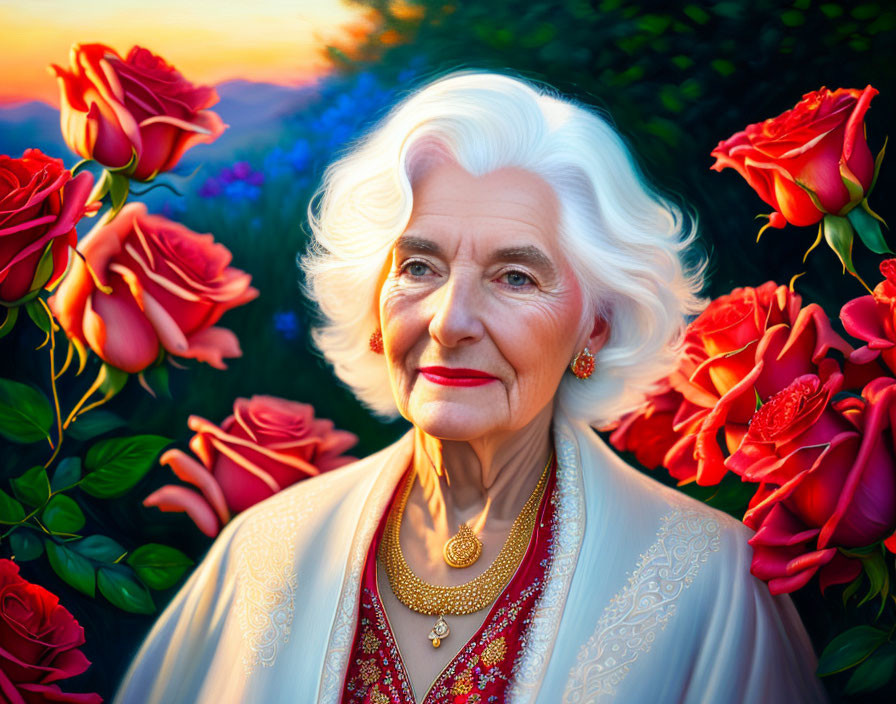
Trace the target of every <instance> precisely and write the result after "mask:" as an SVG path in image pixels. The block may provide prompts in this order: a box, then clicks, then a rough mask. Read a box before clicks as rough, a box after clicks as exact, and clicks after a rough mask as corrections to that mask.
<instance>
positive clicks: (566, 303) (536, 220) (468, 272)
mask: <svg viewBox="0 0 896 704" xmlns="http://www.w3.org/2000/svg"><path fill="white" fill-rule="evenodd" d="M558 213H559V206H558V203H557V200H556V196H555V194H554V192H553V189H552V188H551V187H550V186H549V185H548V184H547V183H546V182H545V181H544V180H543V179H542V178H541V177H539V176H536V175H535V174H532V173H531V172H528V171H524V170H522V169H517V168H505V169H499V170H497V171H493V172H491V173H489V174H486V175H485V176H482V177H480V178H476V177H474V176H472V175H471V174H470V173H469V172H467V171H466V170H465V169H463V168H462V167H461V166H459V165H457V164H456V163H454V162H448V163H443V164H440V165H437V166H433V167H432V168H430V169H429V170H428V171H427V173H426V175H425V176H423V177H422V178H421V179H420V180H419V182H418V183H417V184H416V186H415V189H414V208H413V213H412V215H411V220H410V222H409V224H408V227H407V228H406V229H405V232H404V233H403V234H402V236H401V237H400V238H399V239H398V241H397V243H396V246H395V248H394V250H393V255H392V263H391V268H390V270H389V273H388V275H387V276H386V279H385V281H384V283H383V286H382V289H381V291H380V301H379V305H380V324H381V328H382V331H383V343H384V347H385V354H386V358H387V361H388V365H389V374H390V379H391V383H392V391H393V394H394V395H395V399H396V402H397V404H398V408H399V410H400V412H401V414H402V415H403V416H404V417H405V418H407V419H408V420H410V421H411V422H412V423H413V424H414V425H415V426H417V427H418V428H420V429H421V430H423V431H425V432H426V433H428V434H430V435H432V436H434V437H437V438H441V439H444V440H466V441H470V440H475V439H479V438H484V437H486V436H491V435H497V434H501V433H506V432H512V431H514V430H517V429H519V428H522V427H523V426H525V425H526V424H527V423H529V422H530V421H531V420H532V419H533V418H535V416H536V415H538V414H539V413H540V412H548V413H549V412H550V406H551V404H552V400H553V397H554V394H555V393H556V391H557V387H558V386H559V384H560V380H561V378H562V376H563V374H564V372H565V370H566V369H567V366H568V365H569V363H570V361H571V360H572V358H573V356H574V355H575V353H576V352H578V351H580V350H581V349H582V348H583V347H584V346H585V344H587V343H588V341H589V336H590V334H591V332H592V329H591V328H592V326H593V321H592V324H591V325H587V324H585V323H584V322H583V319H582V318H583V305H584V303H583V297H582V293H581V290H580V288H579V285H578V282H577V280H576V279H575V277H574V275H573V272H572V269H571V267H570V266H569V264H568V263H567V261H566V259H565V257H564V256H563V254H562V253H561V249H560V246H559V243H558V241H557V235H556V230H557V222H558Z"/></svg>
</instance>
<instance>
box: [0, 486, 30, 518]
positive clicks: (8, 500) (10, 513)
mask: <svg viewBox="0 0 896 704" xmlns="http://www.w3.org/2000/svg"><path fill="white" fill-rule="evenodd" d="M24 518H25V509H24V508H23V507H22V504H20V503H19V502H18V501H16V500H15V499H14V498H12V497H11V496H10V495H9V494H7V493H6V492H5V491H3V490H2V489H0V523H5V524H7V525H15V524H16V523H21V522H22V521H23V520H24Z"/></svg>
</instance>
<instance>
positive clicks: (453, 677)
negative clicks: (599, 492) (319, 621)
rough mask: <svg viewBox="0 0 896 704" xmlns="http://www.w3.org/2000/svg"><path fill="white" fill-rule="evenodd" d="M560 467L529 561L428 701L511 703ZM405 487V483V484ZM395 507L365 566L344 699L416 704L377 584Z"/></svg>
mask: <svg viewBox="0 0 896 704" xmlns="http://www.w3.org/2000/svg"><path fill="white" fill-rule="evenodd" d="M555 468H556V461H555V462H554V464H553V466H552V467H551V471H550V476H549V478H548V485H547V487H546V489H545V492H544V496H543V497H542V500H541V505H540V506H539V509H538V520H537V521H536V523H535V531H534V533H533V536H532V539H531V540H530V542H529V547H528V549H527V550H526V554H525V556H524V557H523V561H522V562H521V563H520V566H519V568H518V569H517V571H516V573H515V574H514V576H513V578H512V579H511V581H510V583H509V584H508V585H507V587H505V589H504V591H503V592H502V593H501V595H500V596H499V597H498V599H497V600H496V601H495V603H494V604H493V605H492V608H491V610H490V611H489V613H488V616H487V617H486V619H485V621H484V622H483V624H482V626H481V627H480V628H479V630H478V631H477V632H476V633H475V634H474V635H473V637H472V638H471V639H470V641H469V642H468V643H467V644H466V645H465V646H464V647H463V648H462V649H461V650H460V652H459V653H458V654H457V655H456V656H455V657H454V659H453V660H452V661H451V662H450V663H449V664H448V665H447V666H446V667H445V669H444V670H443V671H442V673H441V674H440V675H439V677H438V678H437V679H436V681H435V682H433V684H432V686H431V687H430V689H429V692H428V693H427V695H426V698H425V699H424V700H423V704H489V703H495V702H503V701H504V696H505V690H506V689H507V687H508V685H509V682H510V680H511V676H512V673H513V668H514V664H515V663H516V661H517V658H518V657H519V656H520V654H521V652H522V649H523V645H524V643H525V640H526V631H527V629H528V625H529V617H530V614H531V612H532V609H533V607H534V606H535V604H536V602H537V601H538V598H539V597H540V596H541V591H542V588H543V587H544V581H545V577H546V576H547V573H548V568H549V567H550V561H551V554H552V543H553V539H552V534H553V523H554V499H553V494H554V485H555V477H554V474H555ZM402 484H403V482H399V487H400V486H401V485H402ZM396 493H397V490H396ZM392 500H393V501H394V500H395V497H394V496H393V498H392ZM390 503H391V502H390ZM389 510H390V509H389V508H387V509H386V512H385V514H384V515H383V517H382V518H381V519H380V525H379V528H378V529H377V532H376V535H375V536H374V539H373V541H372V543H371V546H370V550H369V551H368V553H367V561H366V563H365V565H364V575H363V577H362V581H361V609H360V613H359V617H358V628H357V630H356V632H355V642H354V646H353V647H352V654H351V658H350V660H349V667H348V673H347V675H346V678H345V685H344V687H343V690H342V702H343V704H415V701H414V696H413V693H412V691H411V685H410V681H409V679H408V676H407V673H406V671H405V667H404V663H403V662H402V661H401V657H400V655H399V652H398V647H397V646H396V644H395V638H394V636H393V634H392V631H391V629H390V627H389V624H388V622H387V621H386V617H385V610H384V609H383V604H382V602H381V601H380V597H379V593H378V591H377V584H376V552H377V546H378V545H379V541H380V536H381V535H382V532H383V527H384V526H385V524H386V521H385V518H386V515H388V513H389Z"/></svg>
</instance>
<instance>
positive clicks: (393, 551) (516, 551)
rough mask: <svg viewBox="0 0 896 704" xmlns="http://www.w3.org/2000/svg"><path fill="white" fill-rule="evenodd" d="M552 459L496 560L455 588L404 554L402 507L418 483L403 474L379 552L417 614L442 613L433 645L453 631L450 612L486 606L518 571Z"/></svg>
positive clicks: (392, 582)
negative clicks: (416, 567)
mask: <svg viewBox="0 0 896 704" xmlns="http://www.w3.org/2000/svg"><path fill="white" fill-rule="evenodd" d="M553 459H554V454H553V453H551V456H550V457H549V458H548V463H547V464H546V465H545V467H544V470H543V471H542V473H541V478H540V479H539V480H538V484H537V485H536V486H535V490H534V491H533V492H532V494H531V495H530V496H529V498H528V500H527V501H526V503H525V504H524V505H523V509H522V511H520V513H519V515H518V516H517V517H516V520H514V522H513V525H512V526H511V528H510V534H509V535H508V536H507V540H506V541H505V542H504V545H503V547H502V548H501V552H499V553H498V556H497V557H496V558H495V561H494V562H492V564H491V565H489V567H488V569H486V570H485V572H483V573H482V574H480V575H479V576H478V577H476V578H474V579H472V580H470V581H469V582H466V583H465V584H459V585H457V586H453V587H443V586H440V585H436V584H429V583H428V582H424V581H423V580H422V579H420V578H419V577H418V576H417V575H416V574H414V572H413V570H411V568H410V566H409V565H408V563H407V561H406V560H405V559H404V554H403V553H402V551H401V543H400V541H399V533H400V532H401V519H402V516H403V515H404V509H405V506H406V505H407V502H408V497H409V496H410V495H411V488H412V487H413V485H414V477H415V472H414V471H413V470H411V471H410V472H409V476H407V477H406V478H405V479H404V482H405V485H404V489H403V490H402V492H401V495H400V497H399V500H398V501H397V502H396V504H395V506H394V507H393V508H392V510H391V511H390V513H389V516H388V518H387V519H386V525H385V528H384V530H383V537H382V540H381V541H380V545H379V549H378V551H377V553H378V557H379V559H380V561H381V562H382V563H383V566H384V567H385V570H386V575H387V576H388V578H389V585H390V586H391V587H392V591H393V592H394V594H395V596H396V597H397V598H398V600H399V601H400V602H401V603H402V604H404V605H405V606H407V607H408V608H409V609H412V610H413V611H416V612H417V613H421V614H427V615H429V616H436V615H438V617H439V618H438V620H437V621H436V623H435V625H434V626H433V628H432V630H431V631H430V633H429V639H430V641H432V645H433V647H434V648H438V647H439V645H441V642H442V640H443V639H444V638H445V637H446V636H447V635H448V634H449V633H450V632H451V631H450V629H449V628H448V623H447V622H446V621H445V615H446V614H451V615H455V616H460V615H463V614H472V613H475V612H476V611H479V610H480V609H483V608H485V607H486V606H488V605H489V604H491V603H492V602H493V601H494V600H495V599H497V598H498V596H499V595H500V593H501V591H502V590H503V589H504V587H505V586H507V583H508V582H509V581H510V578H511V577H512V576H513V573H514V572H516V569H517V567H519V564H520V562H522V559H523V556H524V555H525V554H526V549H527V548H528V546H529V540H530V538H531V536H532V531H533V530H534V528H535V521H536V518H537V516H538V507H539V504H540V503H541V497H542V496H543V495H544V490H545V487H546V486H547V479H548V470H549V469H550V467H551V464H552V462H553Z"/></svg>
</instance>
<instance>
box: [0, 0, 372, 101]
mask: <svg viewBox="0 0 896 704" xmlns="http://www.w3.org/2000/svg"><path fill="white" fill-rule="evenodd" d="M363 21H364V20H363V15H362V11H361V10H359V9H358V8H357V7H352V6H350V5H348V4H347V3H344V2H341V1H340V0H87V1H82V2H77V1H76V0H0V46H2V50H0V76H2V77H3V78H2V80H0V104H4V103H6V104H8V103H13V102H19V101H23V100H44V101H46V102H49V103H53V104H57V103H58V89H57V87H56V81H55V79H54V78H53V77H52V76H51V75H50V73H49V72H48V71H47V66H48V65H49V64H51V63H57V64H60V65H64V66H66V65H68V56H69V49H70V47H71V45H72V44H74V43H76V42H82V43H90V42H101V43H103V44H108V45H109V46H111V47H112V48H114V49H116V50H117V51H119V52H120V53H122V54H125V53H126V52H127V51H128V49H129V48H130V47H131V46H132V45H133V44H140V45H142V46H145V47H147V48H148V49H151V50H152V51H153V52H155V53H157V54H160V55H161V56H163V57H164V58H165V59H166V60H167V61H168V62H169V63H171V64H173V65H174V66H175V67H176V68H177V69H178V70H179V71H181V73H183V74H184V75H185V76H186V77H187V78H189V79H190V80H191V81H192V82H193V83H204V84H213V83H218V82H220V81H224V80H228V79H232V78H245V79H249V80H254V81H267V82H273V83H287V84H288V83H301V82H304V81H307V80H308V79H309V78H312V77H314V76H315V75H316V74H318V73H319V72H320V71H321V70H322V69H323V68H324V67H325V65H326V63H325V61H324V60H323V59H322V58H321V55H320V53H321V48H322V47H323V46H324V45H325V43H326V42H327V41H332V40H334V39H337V38H339V37H341V36H343V32H342V29H341V28H342V27H344V26H345V25H347V24H352V23H361V22H363Z"/></svg>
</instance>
